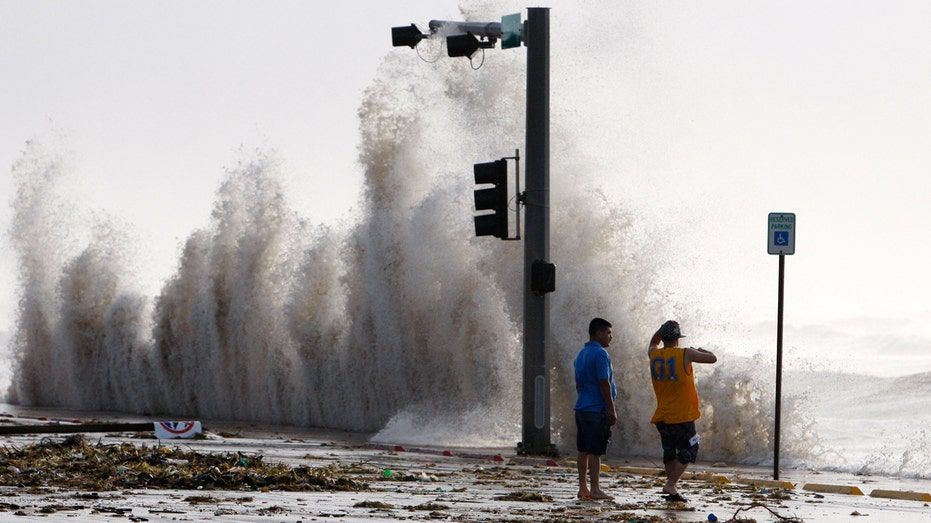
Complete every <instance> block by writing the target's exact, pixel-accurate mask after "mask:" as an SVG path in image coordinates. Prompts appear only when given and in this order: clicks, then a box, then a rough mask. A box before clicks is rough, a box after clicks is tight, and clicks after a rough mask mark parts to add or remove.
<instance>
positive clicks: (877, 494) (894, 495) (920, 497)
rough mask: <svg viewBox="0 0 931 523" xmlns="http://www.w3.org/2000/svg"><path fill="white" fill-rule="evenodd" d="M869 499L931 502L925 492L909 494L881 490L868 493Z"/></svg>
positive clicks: (930, 498) (930, 495) (930, 496)
mask: <svg viewBox="0 0 931 523" xmlns="http://www.w3.org/2000/svg"><path fill="white" fill-rule="evenodd" d="M870 497H871V498H886V499H904V500H909V501H924V502H929V501H931V494H928V493H927V492H911V491H899V490H882V489H876V490H874V491H873V492H870Z"/></svg>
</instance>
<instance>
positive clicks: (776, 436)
mask: <svg viewBox="0 0 931 523" xmlns="http://www.w3.org/2000/svg"><path fill="white" fill-rule="evenodd" d="M785 268H786V255H785V254H780V255H779V306H778V309H779V312H778V317H777V319H776V428H775V434H774V436H773V479H779V433H780V430H781V428H780V419H781V417H782V307H783V302H784V299H783V298H784V294H783V289H784V286H785V285H784V284H785Z"/></svg>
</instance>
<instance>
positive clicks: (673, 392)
mask: <svg viewBox="0 0 931 523" xmlns="http://www.w3.org/2000/svg"><path fill="white" fill-rule="evenodd" d="M684 337H685V336H683V335H682V332H681V331H680V330H679V323H678V322H676V321H673V320H669V321H667V322H666V323H664V324H662V326H660V328H659V330H657V331H656V334H654V335H653V338H652V339H651V340H650V348H649V349H648V350H647V352H648V354H649V355H650V375H651V377H652V379H653V392H654V393H656V412H655V413H654V414H653V419H652V420H650V423H653V424H655V425H656V429H657V430H658V431H659V435H660V438H661V439H662V442H663V464H664V465H665V467H666V485H665V486H664V487H663V494H664V495H665V498H666V499H667V500H668V501H685V498H683V497H682V496H681V495H680V494H679V491H678V490H676V483H677V482H678V481H679V478H680V477H681V476H682V473H684V472H685V469H686V468H688V466H689V463H695V460H696V459H697V458H698V441H699V439H700V438H699V436H698V433H697V432H696V431H695V420H697V419H698V418H699V417H701V412H700V411H699V410H698V390H697V389H696V388H695V376H694V375H693V374H692V364H693V363H714V362H716V361H718V358H717V357H716V356H715V355H714V354H712V353H711V352H709V351H707V350H705V349H695V348H692V347H687V348H686V347H680V346H679V338H684ZM660 341H662V342H663V346H662V347H660V344H659V342H660Z"/></svg>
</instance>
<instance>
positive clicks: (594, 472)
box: [574, 318, 617, 499]
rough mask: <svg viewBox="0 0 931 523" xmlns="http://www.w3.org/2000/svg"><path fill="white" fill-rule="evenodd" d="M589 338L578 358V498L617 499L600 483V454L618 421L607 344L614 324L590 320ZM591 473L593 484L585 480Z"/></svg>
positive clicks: (615, 393)
mask: <svg viewBox="0 0 931 523" xmlns="http://www.w3.org/2000/svg"><path fill="white" fill-rule="evenodd" d="M588 336H589V338H590V340H589V342H588V343H586V344H585V346H584V347H582V350H581V351H579V355H578V356H576V358H575V363H574V365H575V389H576V391H578V393H579V398H578V400H576V402H575V425H576V429H577V433H576V447H577V448H578V450H579V461H578V465H579V499H614V498H613V497H612V496H609V495H607V494H605V493H604V492H603V491H602V490H601V488H600V487H599V485H598V477H599V475H600V474H601V456H602V455H604V453H605V452H606V451H607V449H608V440H609V439H610V438H611V427H612V426H614V424H615V423H617V411H616V410H615V408H614V398H615V397H617V388H616V387H615V386H614V369H613V368H611V357H610V356H609V355H608V351H606V350H605V348H606V347H608V346H609V345H611V339H612V338H613V336H612V334H611V324H610V323H608V322H607V320H603V319H601V318H595V319H593V320H592V321H591V322H590V323H589V324H588ZM586 475H588V476H590V480H591V488H589V487H588V486H587V485H586V484H585V483H586V482H585V476H586Z"/></svg>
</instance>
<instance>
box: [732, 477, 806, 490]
mask: <svg viewBox="0 0 931 523" xmlns="http://www.w3.org/2000/svg"><path fill="white" fill-rule="evenodd" d="M734 483H739V484H741V485H750V486H751V487H763V488H783V489H787V490H795V484H794V483H790V482H788V481H780V480H774V479H747V478H737V479H735V480H734Z"/></svg>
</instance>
